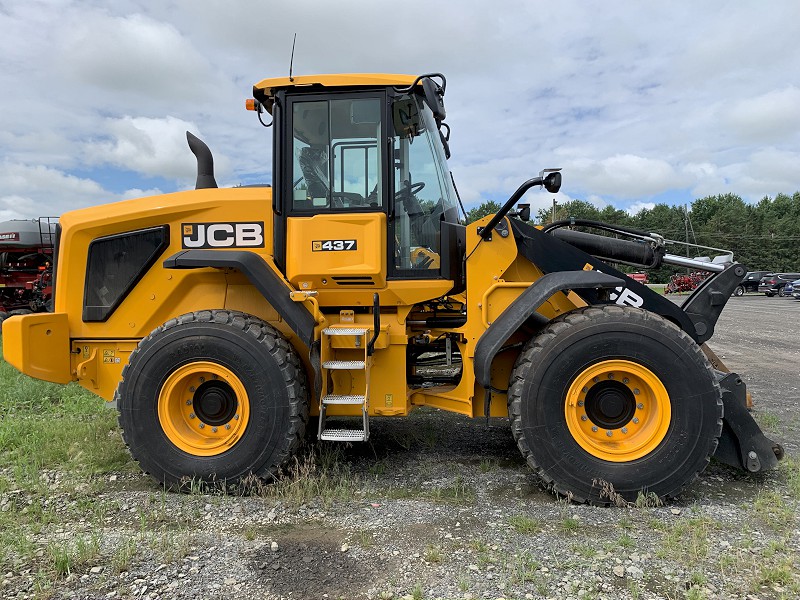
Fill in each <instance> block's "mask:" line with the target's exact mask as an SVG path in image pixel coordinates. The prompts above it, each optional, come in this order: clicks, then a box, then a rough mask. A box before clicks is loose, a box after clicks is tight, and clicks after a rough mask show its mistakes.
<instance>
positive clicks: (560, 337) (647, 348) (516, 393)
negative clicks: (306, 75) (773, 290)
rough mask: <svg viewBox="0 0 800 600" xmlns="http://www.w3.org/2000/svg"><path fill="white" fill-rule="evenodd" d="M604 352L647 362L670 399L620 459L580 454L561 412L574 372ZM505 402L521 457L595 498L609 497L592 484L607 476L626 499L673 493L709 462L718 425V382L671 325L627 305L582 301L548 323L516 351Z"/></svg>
mask: <svg viewBox="0 0 800 600" xmlns="http://www.w3.org/2000/svg"><path fill="white" fill-rule="evenodd" d="M613 358H619V359H625V360H630V361H633V362H636V363H639V364H641V365H643V366H645V367H647V368H648V369H649V370H650V371H652V372H653V373H654V374H655V375H656V376H658V378H659V379H660V380H661V381H662V383H663V384H664V385H665V387H666V389H667V392H668V394H669V397H670V402H671V422H670V426H669V429H668V431H667V433H666V436H665V438H664V440H663V441H662V442H661V444H660V445H659V446H658V447H657V448H656V449H655V450H653V451H652V452H651V453H650V454H648V455H647V456H645V457H642V458H640V459H637V460H635V461H631V462H626V463H615V462H610V461H605V460H602V459H599V458H597V457H594V456H592V455H590V454H589V453H588V452H586V451H585V450H584V449H583V448H581V447H580V446H579V445H578V443H577V442H576V441H575V440H574V439H573V436H572V434H571V433H570V431H569V429H568V428H567V424H566V418H565V415H564V398H565V395H566V391H567V389H568V388H569V385H570V383H571V382H572V380H573V379H574V377H576V376H577V375H578V374H579V373H580V372H582V371H583V370H585V369H586V368H588V367H589V366H591V365H592V364H595V363H597V362H600V361H603V360H609V359H613ZM523 363H527V364H523ZM515 398H517V399H518V401H517V403H516V404H517V406H516V407H514V406H513V405H514V401H515ZM509 401H510V404H511V405H512V406H510V407H509V408H510V410H509V412H510V414H511V417H512V427H513V428H514V429H513V431H514V436H515V438H516V439H517V442H518V445H519V446H520V449H521V450H522V452H523V455H525V456H526V458H527V459H528V462H529V464H531V466H533V467H534V469H535V470H536V471H537V472H538V473H539V474H540V475H541V476H542V477H543V479H544V480H545V482H546V483H548V484H550V485H552V486H553V487H554V488H555V490H556V491H557V492H558V493H560V494H563V495H567V496H571V497H572V498H573V499H575V500H577V501H590V502H593V503H597V504H605V503H609V502H610V501H611V500H610V499H608V498H603V497H601V495H600V493H601V485H600V484H599V482H609V483H611V484H613V486H614V490H615V491H616V492H617V493H618V494H620V495H621V496H622V497H623V498H625V499H626V500H628V501H633V500H635V499H636V498H637V496H638V494H639V492H640V491H642V492H645V493H646V492H655V493H656V494H658V495H659V496H661V497H671V496H674V495H677V494H678V493H680V491H681V490H683V489H684V488H685V487H686V486H687V485H688V484H689V483H690V482H691V481H692V480H693V479H694V478H695V476H696V474H697V473H699V472H700V471H702V470H703V469H704V468H705V467H706V465H707V464H708V462H709V458H710V456H711V455H712V454H713V453H714V450H715V449H716V446H717V441H718V437H719V435H720V432H721V427H722V420H721V419H722V405H721V400H720V398H719V387H718V385H717V384H716V381H715V379H714V376H713V372H712V371H711V369H710V366H709V365H708V362H707V360H706V359H705V357H704V356H703V355H702V352H701V351H700V349H699V347H697V345H696V344H694V342H693V341H692V340H691V339H690V338H689V337H688V336H687V335H686V334H684V333H682V332H680V331H679V330H678V329H677V327H675V326H674V325H672V324H671V323H668V322H667V321H665V320H664V319H662V318H660V317H658V316H657V315H653V314H652V313H647V312H646V311H642V310H639V309H631V308H622V307H605V308H603V309H601V308H589V309H583V310H580V311H576V312H575V313H571V314H569V315H566V316H565V317H563V318H562V319H560V320H558V321H557V322H555V323H553V324H551V325H550V326H548V327H547V328H546V329H545V330H544V332H543V333H542V334H541V335H540V336H539V337H538V338H536V339H535V340H532V341H531V342H529V344H528V346H527V347H526V349H525V351H523V353H522V354H521V355H520V357H519V359H518V361H517V365H515V369H514V372H513V373H512V386H511V390H510V394H509ZM514 409H516V410H514ZM515 411H516V412H518V413H519V414H518V416H515V415H514V414H513V413H514V412H515Z"/></svg>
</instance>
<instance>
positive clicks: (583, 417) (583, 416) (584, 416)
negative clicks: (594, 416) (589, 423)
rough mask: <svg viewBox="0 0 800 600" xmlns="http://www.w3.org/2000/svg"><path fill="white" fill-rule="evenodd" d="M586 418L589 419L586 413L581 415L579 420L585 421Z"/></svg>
mask: <svg viewBox="0 0 800 600" xmlns="http://www.w3.org/2000/svg"><path fill="white" fill-rule="evenodd" d="M588 419H589V417H587V416H586V415H581V421H586V420H588Z"/></svg>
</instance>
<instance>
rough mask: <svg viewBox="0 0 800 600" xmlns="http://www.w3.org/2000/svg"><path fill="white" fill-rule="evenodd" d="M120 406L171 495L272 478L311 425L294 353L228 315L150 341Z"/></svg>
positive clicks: (242, 318)
mask: <svg viewBox="0 0 800 600" xmlns="http://www.w3.org/2000/svg"><path fill="white" fill-rule="evenodd" d="M116 400H117V407H118V409H119V423H120V426H121V427H122V431H123V438H124V439H125V442H126V443H127V444H128V447H129V449H130V451H131V454H132V455H133V457H134V458H135V459H136V460H138V461H139V464H140V465H141V467H142V469H143V470H144V471H146V472H147V473H149V474H150V475H151V476H152V477H153V478H154V479H156V480H157V481H159V482H160V483H163V484H164V485H165V486H167V487H181V486H183V485H185V484H186V483H187V482H190V481H193V480H194V481H197V480H200V481H203V482H208V483H230V484H237V483H239V482H241V481H242V480H244V479H246V478H248V477H249V476H251V475H255V476H256V477H259V478H262V479H266V478H270V477H273V476H275V475H276V474H277V472H278V471H279V470H280V469H281V468H282V467H283V466H285V465H286V464H287V462H288V460H289V459H290V458H291V456H292V455H293V454H294V452H295V451H296V450H297V449H298V448H299V446H300V443H301V441H302V439H303V434H304V431H305V425H306V421H307V420H308V386H307V382H306V376H305V372H304V371H303V369H302V366H301V363H300V359H299V357H298V356H297V353H296V352H295V350H294V348H292V346H291V345H290V344H289V343H288V342H287V341H286V339H285V338H284V337H283V336H282V335H281V334H280V333H279V332H277V331H276V330H275V329H273V328H272V327H271V326H270V325H268V324H267V323H265V322H264V321H262V320H260V319H257V318H255V317H252V316H249V315H246V314H242V313H237V312H231V311H224V310H215V311H201V312H197V313H191V314H186V315H182V316H180V317H178V318H177V319H172V320H171V321H168V322H167V323H165V324H164V325H162V326H161V327H159V328H158V329H156V330H155V331H154V332H153V333H152V334H150V335H149V336H148V337H147V338H145V339H143V340H142V341H141V342H140V344H139V346H138V347H137V348H136V350H135V351H134V352H133V353H132V354H131V358H130V360H129V362H128V364H127V365H126V366H125V368H124V370H123V372H122V381H121V382H120V384H119V386H118V388H117V393H116Z"/></svg>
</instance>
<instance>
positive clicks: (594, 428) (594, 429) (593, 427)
mask: <svg viewBox="0 0 800 600" xmlns="http://www.w3.org/2000/svg"><path fill="white" fill-rule="evenodd" d="M592 431H594V432H595V433H597V425H592Z"/></svg>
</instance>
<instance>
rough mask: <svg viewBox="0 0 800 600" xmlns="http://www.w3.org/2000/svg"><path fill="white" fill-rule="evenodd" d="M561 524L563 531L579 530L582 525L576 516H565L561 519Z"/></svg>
mask: <svg viewBox="0 0 800 600" xmlns="http://www.w3.org/2000/svg"><path fill="white" fill-rule="evenodd" d="M560 526H561V529H562V531H577V530H578V529H579V528H580V526H581V522H580V521H579V520H578V519H576V518H575V517H564V518H563V519H561V523H560Z"/></svg>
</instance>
